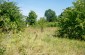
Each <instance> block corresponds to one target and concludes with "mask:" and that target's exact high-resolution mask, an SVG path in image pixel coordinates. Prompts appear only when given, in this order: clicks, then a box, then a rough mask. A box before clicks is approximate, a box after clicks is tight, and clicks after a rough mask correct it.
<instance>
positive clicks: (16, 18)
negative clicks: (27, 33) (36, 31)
mask: <svg viewBox="0 0 85 55" xmlns="http://www.w3.org/2000/svg"><path fill="white" fill-rule="evenodd" d="M44 16H45V17H41V18H40V19H39V20H38V21H37V17H38V16H37V14H36V13H35V12H34V11H30V12H29V14H28V16H26V17H25V20H24V16H23V15H22V14H21V12H20V9H19V7H18V6H17V5H16V3H15V2H8V1H5V0H4V1H3V0H0V31H2V32H4V31H5V32H9V31H14V30H16V31H20V30H23V29H24V27H25V26H26V25H27V24H28V25H30V26H32V25H36V24H38V25H39V26H40V27H41V29H43V26H44V25H45V24H49V25H48V26H55V27H56V25H57V27H59V30H58V31H57V32H58V33H57V32H56V35H55V36H59V37H65V38H70V39H73V38H74V39H79V40H85V36H84V35H85V0H76V1H75V2H73V6H71V7H67V8H66V9H64V11H63V12H62V13H61V14H60V15H59V16H57V15H56V12H55V11H53V10H52V9H48V10H46V11H45V14H44ZM23 25H24V26H23ZM36 26H37V25H36Z"/></svg>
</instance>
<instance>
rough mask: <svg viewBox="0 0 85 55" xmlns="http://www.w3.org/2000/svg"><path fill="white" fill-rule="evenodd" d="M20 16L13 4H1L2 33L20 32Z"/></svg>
mask: <svg viewBox="0 0 85 55" xmlns="http://www.w3.org/2000/svg"><path fill="white" fill-rule="evenodd" d="M22 22H23V21H22V14H21V13H20V10H19V7H17V6H16V4H15V3H14V2H3V3H2V4H0V29H2V31H6V32H7V31H11V30H20V29H21V28H22V27H23V26H21V24H22Z"/></svg>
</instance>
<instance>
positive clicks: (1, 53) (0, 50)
mask: <svg viewBox="0 0 85 55" xmlns="http://www.w3.org/2000/svg"><path fill="white" fill-rule="evenodd" d="M5 51H6V49H5V48H4V47H1V46H0V55H4V52H5Z"/></svg>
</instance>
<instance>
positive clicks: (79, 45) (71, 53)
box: [1, 27, 85, 55]
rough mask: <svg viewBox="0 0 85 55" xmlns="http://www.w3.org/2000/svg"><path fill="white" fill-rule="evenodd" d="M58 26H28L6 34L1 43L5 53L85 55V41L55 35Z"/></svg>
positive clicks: (19, 54)
mask: <svg viewBox="0 0 85 55" xmlns="http://www.w3.org/2000/svg"><path fill="white" fill-rule="evenodd" d="M56 29H57V28H54V27H48V28H45V29H44V32H41V30H40V28H32V27H29V28H26V29H25V31H24V32H20V33H17V34H11V35H10V34H5V35H3V34H2V35H3V36H4V37H3V39H2V42H1V45H3V46H4V47H6V51H5V55H85V42H84V41H77V40H70V39H65V38H63V39H62V38H57V37H53V36H52V35H53V34H54V32H55V30H56Z"/></svg>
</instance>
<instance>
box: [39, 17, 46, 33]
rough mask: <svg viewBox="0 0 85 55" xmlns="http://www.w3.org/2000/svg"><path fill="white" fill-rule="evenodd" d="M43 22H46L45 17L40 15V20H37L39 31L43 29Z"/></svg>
mask: <svg viewBox="0 0 85 55" xmlns="http://www.w3.org/2000/svg"><path fill="white" fill-rule="evenodd" d="M45 23H46V19H45V18H44V17H41V18H40V20H38V24H39V26H40V27H41V32H43V31H44V26H45Z"/></svg>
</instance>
